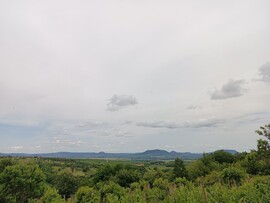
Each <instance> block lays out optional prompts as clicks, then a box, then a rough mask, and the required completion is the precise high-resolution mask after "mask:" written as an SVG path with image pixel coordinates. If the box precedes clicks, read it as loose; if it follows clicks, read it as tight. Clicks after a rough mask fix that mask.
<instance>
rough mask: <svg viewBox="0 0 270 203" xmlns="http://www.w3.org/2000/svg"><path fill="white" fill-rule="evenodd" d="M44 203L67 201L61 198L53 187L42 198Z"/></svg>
mask: <svg viewBox="0 0 270 203" xmlns="http://www.w3.org/2000/svg"><path fill="white" fill-rule="evenodd" d="M41 200H42V202H43V203H65V202H66V201H65V200H64V199H62V198H61V196H60V195H59V194H58V192H57V190H56V189H55V188H52V187H48V188H46V190H45V193H44V194H43V196H42V197H41Z"/></svg>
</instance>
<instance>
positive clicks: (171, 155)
mask: <svg viewBox="0 0 270 203" xmlns="http://www.w3.org/2000/svg"><path fill="white" fill-rule="evenodd" d="M224 151H226V152H228V153H231V154H236V153H238V152H237V151H236V150H229V149H225V150H224ZM202 155H203V154H202V153H191V152H175V151H171V152H168V151H166V150H160V149H154V150H147V151H145V152H140V153H106V152H98V153H96V152H55V153H40V154H25V153H10V154H4V153H0V156H14V157H51V158H100V159H101V158H108V159H110V158H114V159H131V160H172V159H175V158H176V157H180V158H181V159H184V160H195V159H199V158H200V157H202Z"/></svg>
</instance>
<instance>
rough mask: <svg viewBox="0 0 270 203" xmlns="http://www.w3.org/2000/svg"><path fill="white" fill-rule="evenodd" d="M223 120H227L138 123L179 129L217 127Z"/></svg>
mask: <svg viewBox="0 0 270 203" xmlns="http://www.w3.org/2000/svg"><path fill="white" fill-rule="evenodd" d="M222 122H225V120H224V119H202V120H199V121H196V122H185V123H176V122H168V121H156V122H138V123H137V124H136V125H137V126H141V127H148V128H168V129H177V128H204V127H215V126H217V125H218V124H220V123H222Z"/></svg>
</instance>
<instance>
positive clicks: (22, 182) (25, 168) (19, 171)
mask: <svg viewBox="0 0 270 203" xmlns="http://www.w3.org/2000/svg"><path fill="white" fill-rule="evenodd" d="M0 184H2V190H1V194H0V199H1V201H2V202H8V203H10V202H20V203H24V202H27V201H28V199H33V198H39V197H40V196H41V195H42V193H43V191H44V184H45V175H44V174H43V172H42V171H41V170H40V168H39V167H38V166H37V165H26V164H17V165H12V166H7V167H6V168H5V170H4V171H3V172H2V174H1V176H0Z"/></svg>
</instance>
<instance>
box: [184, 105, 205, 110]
mask: <svg viewBox="0 0 270 203" xmlns="http://www.w3.org/2000/svg"><path fill="white" fill-rule="evenodd" d="M186 109H187V110H198V109H202V107H201V106H197V105H190V106H188V107H187V108H186Z"/></svg>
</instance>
